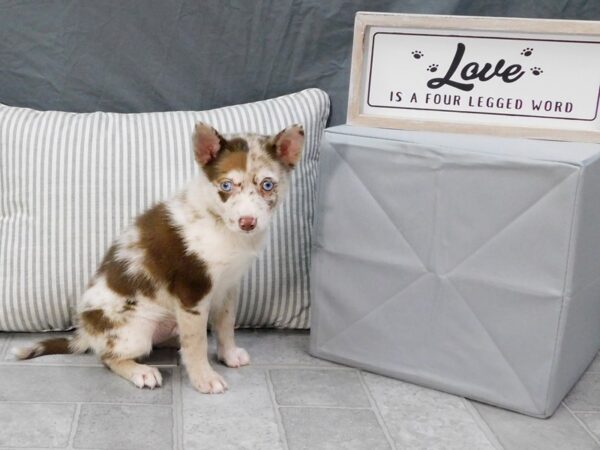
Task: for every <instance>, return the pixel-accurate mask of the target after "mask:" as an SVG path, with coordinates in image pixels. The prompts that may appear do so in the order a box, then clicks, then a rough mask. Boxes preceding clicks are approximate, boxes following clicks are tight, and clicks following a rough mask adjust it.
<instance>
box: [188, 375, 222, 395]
mask: <svg viewBox="0 0 600 450" xmlns="http://www.w3.org/2000/svg"><path fill="white" fill-rule="evenodd" d="M190 381H191V382H192V385H193V386H194V387H195V388H196V389H197V390H199V391H200V392H202V393H203V394H222V393H224V392H225V391H226V390H227V383H226V382H225V379H223V377H222V376H221V375H219V374H218V373H217V372H215V371H214V370H213V369H208V370H204V371H202V372H200V373H198V374H196V375H191V374H190Z"/></svg>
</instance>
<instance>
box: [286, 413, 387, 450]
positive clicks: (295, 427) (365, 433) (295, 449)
mask: <svg viewBox="0 0 600 450" xmlns="http://www.w3.org/2000/svg"><path fill="white" fill-rule="evenodd" d="M280 412H281V418H282V421H283V426H284V428H285V432H286V436H287V439H288V445H289V448H290V450H301V449H306V450H314V449H319V450H321V449H322V450H329V449H331V450H338V449H341V448H343V449H344V450H352V449H356V450H364V449H389V448H390V445H389V443H388V442H387V440H386V438H385V434H384V433H383V430H382V429H381V427H380V426H379V423H378V422H377V418H376V416H375V414H374V413H373V411H371V410H368V409H340V408H296V407H281V408H280Z"/></svg>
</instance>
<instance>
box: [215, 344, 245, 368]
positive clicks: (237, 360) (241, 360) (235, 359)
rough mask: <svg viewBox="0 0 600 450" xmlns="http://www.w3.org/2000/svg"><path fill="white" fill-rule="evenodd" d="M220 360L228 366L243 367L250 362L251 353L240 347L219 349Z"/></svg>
mask: <svg viewBox="0 0 600 450" xmlns="http://www.w3.org/2000/svg"><path fill="white" fill-rule="evenodd" d="M218 353H219V355H218V356H219V361H221V362H222V363H223V364H225V365H226V366H227V367H235V368H237V367H242V366H247V365H248V364H250V355H248V352H247V351H246V350H244V349H243V348H240V347H233V348H230V349H228V350H223V351H219V352H218Z"/></svg>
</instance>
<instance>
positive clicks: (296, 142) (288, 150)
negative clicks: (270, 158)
mask: <svg viewBox="0 0 600 450" xmlns="http://www.w3.org/2000/svg"><path fill="white" fill-rule="evenodd" d="M273 146H274V156H275V157H276V158H277V159H278V160H279V161H280V162H281V163H282V164H283V165H284V166H286V167H288V168H290V169H293V168H294V166H295V165H296V164H297V163H298V161H299V160H300V155H301V154H302V147H303V146H304V128H303V127H302V125H292V126H290V127H287V128H286V129H285V130H283V131H282V132H280V133H279V134H277V135H276V136H275V138H274V139H273Z"/></svg>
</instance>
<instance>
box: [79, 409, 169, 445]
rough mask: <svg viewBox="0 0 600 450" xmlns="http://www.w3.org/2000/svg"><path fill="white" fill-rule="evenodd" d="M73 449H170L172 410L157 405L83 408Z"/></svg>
mask: <svg viewBox="0 0 600 450" xmlns="http://www.w3.org/2000/svg"><path fill="white" fill-rule="evenodd" d="M73 447H74V448H97V449H105V448H108V449H111V450H117V449H124V450H135V449H140V450H146V449H151V448H155V449H165V450H166V449H171V448H173V410H172V409H171V408H170V407H169V406H159V405H82V406H81V413H80V415H79V424H78V426H77V431H76V433H75V438H74V441H73Z"/></svg>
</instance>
